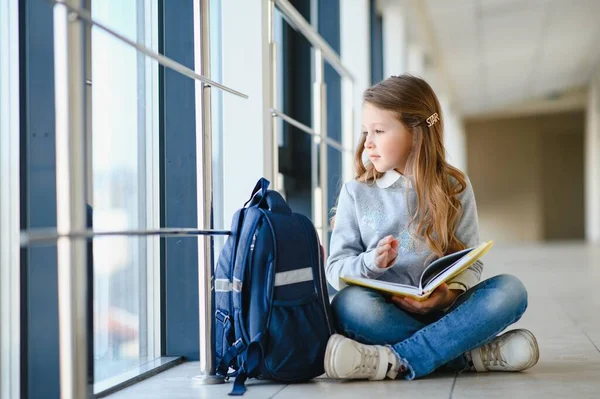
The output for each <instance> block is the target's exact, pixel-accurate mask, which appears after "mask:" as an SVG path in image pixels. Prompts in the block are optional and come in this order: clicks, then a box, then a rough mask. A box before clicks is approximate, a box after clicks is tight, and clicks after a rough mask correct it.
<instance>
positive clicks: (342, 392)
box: [109, 243, 600, 399]
mask: <svg viewBox="0 0 600 399" xmlns="http://www.w3.org/2000/svg"><path fill="white" fill-rule="evenodd" d="M484 261H485V264H486V269H485V271H484V278H489V277H491V276H493V275H496V274H500V273H511V274H514V275H516V276H518V277H519V278H521V280H522V281H523V282H524V283H525V286H526V287H527V288H528V290H529V309H528V310H527V312H526V313H525V315H524V316H523V318H522V319H521V320H520V321H519V323H517V324H516V325H515V326H518V327H524V328H528V329H530V330H531V331H533V332H534V334H536V336H537V338H538V342H539V345H540V361H539V363H538V364H537V366H535V367H534V368H532V369H530V370H528V371H526V372H523V373H485V374H484V373H479V374H476V373H463V374H460V375H458V376H455V375H433V376H430V377H427V378H424V379H421V380H416V381H404V380H397V381H383V382H356V381H355V382H346V381H333V380H328V379H324V378H319V379H316V380H314V381H313V382H310V383H306V384H300V385H281V384H274V383H268V382H255V383H250V385H249V389H248V391H247V392H246V394H245V397H246V398H248V399H250V398H275V399H284V398H290V399H292V398H293V399H296V398H316V397H322V398H344V399H347V398H364V397H367V398H373V399H374V398H382V397H384V396H387V397H394V398H454V399H457V398H486V399H490V398H510V399H517V398H544V399H546V398H569V399H570V398H600V350H599V349H598V348H600V316H599V315H600V246H586V245H583V244H576V243H574V244H569V243H564V244H554V245H545V246H541V245H540V246H523V247H519V248H516V247H501V246H499V245H497V246H496V247H495V248H494V249H492V250H491V251H490V253H489V254H488V255H486V257H485V258H484ZM197 373H198V365H197V364H196V363H186V364H183V365H181V366H178V367H176V368H173V369H171V370H168V371H166V372H164V373H162V374H159V375H157V376H155V377H153V378H151V379H149V380H146V381H144V382H142V383H139V384H136V385H134V386H132V387H129V388H127V389H125V390H123V391H121V392H118V393H116V394H114V395H111V396H109V398H110V399H134V398H144V399H152V398H156V399H158V398H169V399H175V398H221V397H226V396H227V393H228V392H229V391H230V389H231V383H227V384H223V385H218V386H201V385H197V384H195V382H194V381H193V379H192V377H193V376H194V375H196V374H197Z"/></svg>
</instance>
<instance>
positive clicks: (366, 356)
mask: <svg viewBox="0 0 600 399" xmlns="http://www.w3.org/2000/svg"><path fill="white" fill-rule="evenodd" d="M359 352H360V366H359V370H360V372H361V374H362V375H366V376H370V375H371V374H373V372H374V371H375V370H377V365H378V364H379V351H378V350H377V349H376V348H369V347H368V346H363V347H361V348H360V349H359Z"/></svg>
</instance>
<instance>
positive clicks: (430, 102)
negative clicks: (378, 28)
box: [355, 75, 467, 257]
mask: <svg viewBox="0 0 600 399" xmlns="http://www.w3.org/2000/svg"><path fill="white" fill-rule="evenodd" d="M363 97H364V102H365V103H369V104H372V105H374V106H375V107H377V108H379V109H382V110H388V111H393V112H394V113H396V115H397V116H398V120H400V122H402V124H404V126H406V128H407V129H409V131H411V132H412V133H413V147H412V150H411V152H410V155H409V157H408V161H407V163H406V168H405V170H404V174H405V175H407V176H410V177H411V178H412V180H413V183H414V185H415V191H416V194H417V205H416V208H415V209H414V210H410V212H411V213H412V220H411V222H410V225H412V226H414V225H416V228H415V229H414V232H415V235H416V236H417V237H418V238H420V239H422V240H424V241H425V244H426V245H427V247H428V248H429V249H430V250H431V251H432V252H433V254H435V255H437V256H438V257H441V256H443V255H446V254H448V253H452V252H456V251H459V250H462V249H465V244H464V243H463V242H461V241H460V240H459V239H458V238H457V236H456V229H457V226H458V223H459V222H460V219H461V217H462V204H461V202H460V200H459V198H458V196H459V195H460V194H461V193H462V192H464V191H465V189H466V188H467V182H466V178H465V175H464V174H463V173H462V172H461V171H460V170H458V169H456V168H455V167H453V166H451V165H450V164H449V163H448V162H446V152H445V148H444V143H443V131H444V118H443V116H442V107H441V106H440V102H439V101H438V98H437V96H436V95H435V93H434V92H433V89H432V88H431V86H429V84H428V83H427V82H426V81H424V80H423V79H420V78H417V77H415V76H411V75H402V76H392V77H390V78H388V79H386V80H384V81H382V82H380V83H378V84H376V85H375V86H373V87H371V88H369V89H367V90H366V91H365V92H364V96H363ZM434 113H437V114H438V116H439V120H438V121H437V122H436V123H435V124H433V126H431V127H429V126H428V123H426V120H427V118H429V117H430V116H431V115H432V114H434ZM365 140H366V137H365V136H364V135H363V136H362V138H361V140H360V143H359V145H358V148H357V149H356V153H355V165H356V173H357V175H356V177H355V179H356V180H358V181H362V182H366V183H374V181H375V180H376V179H378V178H379V177H381V176H382V173H379V172H377V170H375V168H374V166H373V164H372V163H370V162H368V163H367V165H364V164H363V160H362V156H363V151H364V150H365V148H364V144H365ZM451 177H452V178H454V180H455V182H454V183H453V182H452V181H451V180H452V179H451Z"/></svg>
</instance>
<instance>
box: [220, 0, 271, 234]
mask: <svg viewBox="0 0 600 399" xmlns="http://www.w3.org/2000/svg"><path fill="white" fill-rule="evenodd" d="M268 7H269V2H268V1H265V0H228V1H224V2H222V3H221V15H222V26H223V27H224V28H223V30H222V32H221V34H222V49H221V51H222V57H223V63H222V66H223V70H222V75H221V76H222V77H223V83H224V84H226V85H228V86H230V87H235V88H236V89H238V90H239V91H241V92H243V93H246V94H248V96H249V97H250V98H249V99H247V100H246V99H243V98H239V97H236V96H230V95H223V180H224V181H223V200H224V215H223V217H224V223H225V226H226V228H229V226H230V223H231V218H232V216H233V213H234V212H235V211H236V210H237V209H239V208H240V207H241V206H242V205H243V203H244V202H245V201H246V200H247V199H248V196H249V195H250V193H251V191H252V188H253V187H254V184H255V183H256V181H257V180H258V179H259V178H260V177H263V176H264V177H266V178H267V179H269V180H270V181H271V183H274V181H273V175H274V174H273V170H272V169H273V166H272V164H273V160H272V156H273V151H272V148H273V145H272V132H271V131H272V129H271V118H272V117H271V114H270V112H269V104H270V77H271V74H270V65H269V36H268V33H269V26H268ZM228 27H229V28H228ZM232 27H233V28H232Z"/></svg>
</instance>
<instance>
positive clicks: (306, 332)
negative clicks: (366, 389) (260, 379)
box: [264, 294, 330, 382]
mask: <svg viewBox="0 0 600 399" xmlns="http://www.w3.org/2000/svg"><path fill="white" fill-rule="evenodd" d="M268 334H269V335H268V340H267V345H268V346H267V347H266V348H264V349H265V352H264V366H265V368H266V371H267V373H266V374H267V375H268V376H269V377H270V378H272V379H274V380H276V381H281V382H301V381H306V380H309V379H311V378H314V377H317V376H319V375H321V374H323V373H324V372H325V370H324V368H323V361H324V358H325V348H326V346H327V340H328V339H329V335H330V334H329V329H328V326H327V322H326V320H325V316H324V315H323V305H322V304H321V303H320V301H319V298H318V296H317V294H313V295H310V296H308V297H305V298H300V299H296V300H285V301H283V300H274V301H273V306H272V308H271V319H270V321H269V326H268Z"/></svg>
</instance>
